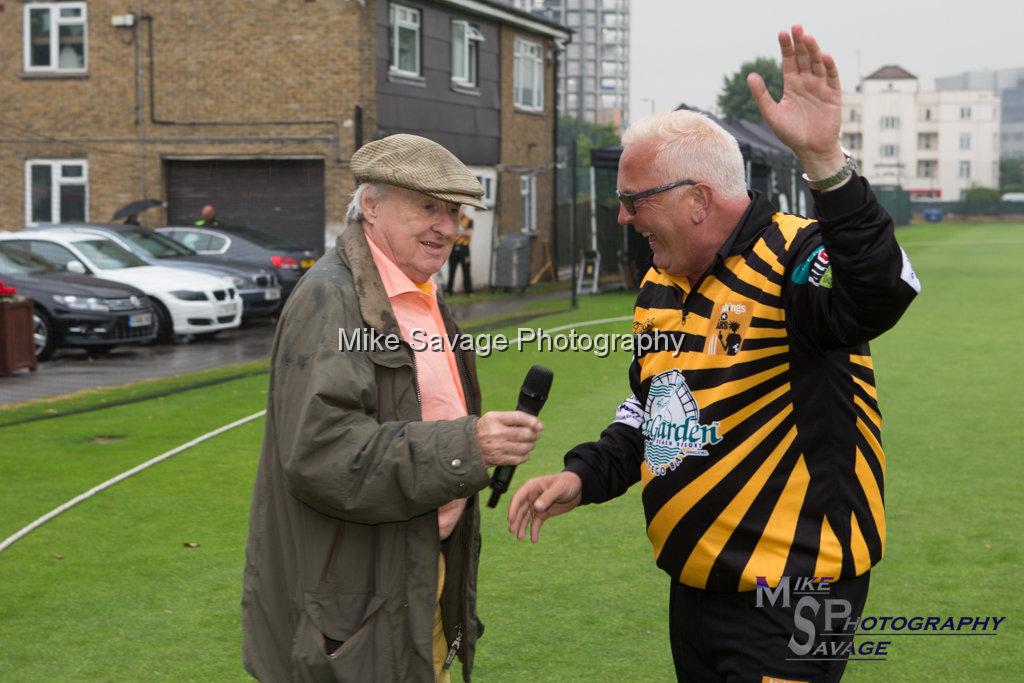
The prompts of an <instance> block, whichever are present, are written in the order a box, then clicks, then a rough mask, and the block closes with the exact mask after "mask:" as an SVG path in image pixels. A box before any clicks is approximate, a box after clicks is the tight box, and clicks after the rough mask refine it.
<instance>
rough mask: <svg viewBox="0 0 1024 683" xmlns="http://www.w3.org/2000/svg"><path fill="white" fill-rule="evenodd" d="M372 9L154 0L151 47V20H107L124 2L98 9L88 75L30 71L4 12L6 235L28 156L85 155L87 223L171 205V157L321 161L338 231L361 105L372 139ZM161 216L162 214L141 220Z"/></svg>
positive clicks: (109, 1) (0, 70)
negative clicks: (130, 207) (163, 202)
mask: <svg viewBox="0 0 1024 683" xmlns="http://www.w3.org/2000/svg"><path fill="white" fill-rule="evenodd" d="M367 4H368V8H367V9H366V10H362V9H361V8H360V6H359V5H358V4H357V3H349V2H342V3H335V2H331V3H328V2H318V3H251V2H245V1H244V0H220V1H219V2H201V3H197V2H190V1H188V0H161V2H159V3H155V2H150V3H146V4H145V5H144V7H145V11H146V12H148V13H149V14H150V15H151V16H152V18H153V19H152V33H153V37H152V44H151V43H150V41H149V37H148V26H147V22H145V21H138V22H137V23H136V25H135V27H134V28H118V27H113V26H112V25H111V17H112V16H113V15H116V14H124V13H126V12H128V11H131V10H132V7H131V6H130V4H129V3H124V2H116V1H114V0H90V2H88V3H87V6H88V22H87V36H88V73H87V74H85V75H84V76H67V77H46V76H33V75H26V74H23V73H22V61H23V40H24V38H23V14H22V5H21V3H16V4H12V3H7V10H6V11H4V12H0V64H2V65H4V66H3V67H0V93H2V95H3V97H4V99H6V100H8V101H16V102H18V103H19V106H17V107H14V108H10V109H8V110H7V111H6V114H5V115H4V116H3V117H2V120H3V121H4V122H5V123H7V124H8V125H3V124H0V141H2V142H0V180H2V182H0V227H3V228H17V227H20V226H21V225H22V224H23V223H24V219H25V180H24V175H25V171H24V165H25V160H26V159H30V158H63V157H67V158H81V159H86V160H88V163H89V197H90V199H89V207H88V218H89V219H90V220H106V219H109V218H110V216H111V215H112V214H113V212H114V211H115V210H116V209H117V208H119V207H120V206H121V205H123V204H125V203H127V202H129V201H131V200H134V199H138V198H141V197H143V196H147V197H156V198H163V197H164V196H165V187H164V184H165V179H164V177H163V174H164V167H163V160H164V159H167V158H253V157H257V158H262V157H267V158H275V157H285V158H288V157H291V158H294V157H313V158H322V159H324V161H325V186H326V193H325V194H326V220H327V223H328V228H329V229H334V230H336V229H337V226H338V225H339V224H340V223H341V220H342V217H343V213H344V208H345V205H346V203H347V193H348V192H350V191H351V186H352V182H351V177H350V174H349V172H348V170H347V162H348V158H349V157H350V156H351V153H352V151H353V148H354V144H355V140H354V131H355V126H354V121H353V116H354V107H355V106H356V105H357V104H360V105H362V106H363V108H364V110H365V111H366V113H367V116H366V118H365V121H366V123H365V132H364V136H365V138H366V139H372V137H373V133H374V127H373V121H374V120H375V91H374V80H373V78H374V73H373V61H372V59H371V58H369V57H368V56H369V55H373V54H375V52H376V45H375V40H376V36H375V33H374V32H373V31H372V30H367V28H369V27H368V26H367V19H368V17H372V16H373V15H372V12H373V11H374V0H369V2H368V3H367ZM135 11H137V12H138V11H139V10H135ZM140 14H141V12H140ZM339 36H353V39H351V40H340V39H339V38H338V37H339ZM150 45H152V48H153V53H154V69H153V71H152V75H154V91H153V101H154V103H155V107H153V109H152V110H151V108H150V93H149V83H150V75H151V71H150V68H149V64H148V50H149V48H150ZM136 66H138V67H139V68H140V69H141V70H142V76H141V78H139V79H136V78H135V75H134V72H135V69H136ZM151 117H153V118H156V119H158V120H163V121H168V122H174V123H158V122H157V123H155V122H153V121H152V120H151ZM213 121H217V122H219V123H216V124H214V123H211V122H213ZM270 121H280V122H288V123H286V124H283V125H271V124H269V123H266V122H270ZM240 122H247V124H246V125H238V124H239V123H240ZM196 210H197V211H198V207H197V209H196ZM165 219H166V216H165V215H161V210H159V209H154V210H151V211H150V212H147V213H146V214H145V215H144V216H143V220H144V221H145V222H147V223H149V224H161V223H162V222H163V221H164V220H165Z"/></svg>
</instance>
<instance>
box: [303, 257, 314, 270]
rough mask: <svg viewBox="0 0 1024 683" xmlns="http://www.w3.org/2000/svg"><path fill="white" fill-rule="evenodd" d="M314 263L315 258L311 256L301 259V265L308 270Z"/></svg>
mask: <svg viewBox="0 0 1024 683" xmlns="http://www.w3.org/2000/svg"><path fill="white" fill-rule="evenodd" d="M314 263H316V259H312V258H304V259H302V261H301V265H302V268H303V269H304V270H309V269H310V268H312V267H313V264H314Z"/></svg>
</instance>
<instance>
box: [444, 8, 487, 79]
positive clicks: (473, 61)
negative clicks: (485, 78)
mask: <svg viewBox="0 0 1024 683" xmlns="http://www.w3.org/2000/svg"><path fill="white" fill-rule="evenodd" d="M482 42H484V35H483V34H482V33H480V29H478V28H477V27H476V26H473V24H471V23H469V22H468V21H453V22H452V80H453V81H454V82H455V83H457V84H458V85H468V86H471V87H474V88H475V87H476V86H477V85H479V75H478V74H479V66H480V48H479V45H480V43H482Z"/></svg>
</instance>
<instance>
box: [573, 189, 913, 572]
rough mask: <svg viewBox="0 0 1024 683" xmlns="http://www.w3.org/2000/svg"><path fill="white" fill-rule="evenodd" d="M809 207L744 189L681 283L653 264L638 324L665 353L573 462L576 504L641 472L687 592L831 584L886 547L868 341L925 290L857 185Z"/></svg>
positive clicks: (633, 378) (635, 369)
mask: <svg viewBox="0 0 1024 683" xmlns="http://www.w3.org/2000/svg"><path fill="white" fill-rule="evenodd" d="M816 200H817V203H816V208H817V211H818V213H819V215H820V216H821V219H820V222H818V221H814V220H811V219H807V218H802V217H799V216H794V215H789V214H784V213H779V212H775V209H774V208H773V207H772V206H771V204H770V203H769V202H768V201H767V200H766V199H765V198H764V197H763V196H761V195H759V194H757V193H752V202H751V205H750V208H749V209H748V210H747V213H746V214H745V215H744V217H743V219H742V220H741V222H740V224H739V225H738V226H737V227H736V229H735V230H734V232H733V233H732V235H731V237H730V238H729V239H728V240H727V241H726V243H725V244H724V245H723V246H722V248H721V249H720V250H719V252H718V254H717V257H716V260H715V263H714V265H713V266H712V267H711V268H710V269H709V270H708V272H707V273H706V274H705V276H704V277H703V278H702V279H701V280H700V281H699V282H698V283H696V284H695V285H694V286H693V287H692V288H691V287H690V284H689V283H688V282H687V280H686V279H685V278H681V277H673V276H671V275H668V274H666V273H662V272H659V271H657V270H656V269H652V270H651V271H650V272H649V273H648V274H647V277H646V278H644V281H643V284H642V285H641V288H640V292H639V295H638V297H637V302H636V309H635V319H634V323H633V328H634V333H635V334H636V335H639V336H641V337H648V338H649V339H652V340H653V341H660V342H666V341H667V342H670V343H652V344H649V346H652V347H654V348H655V349H669V350H651V351H647V352H641V351H638V352H637V354H636V355H635V358H634V361H633V363H632V366H631V369H630V384H631V387H632V390H633V396H631V397H630V399H629V400H627V401H626V402H625V403H624V404H623V405H622V406H620V408H619V411H618V414H617V418H616V422H614V423H613V424H612V425H611V426H609V427H608V428H607V429H606V430H605V431H604V433H603V434H602V437H601V440H600V441H597V442H593V443H589V444H581V445H580V446H577V447H576V448H574V449H573V450H572V451H570V452H569V453H568V454H567V455H566V469H569V470H572V471H574V472H576V473H577V474H579V475H580V477H581V479H582V480H583V502H585V503H591V502H601V501H603V500H607V499H609V498H612V497H614V496H617V495H620V494H621V493H623V492H624V491H625V490H626V489H627V488H628V487H629V486H631V485H632V484H634V483H636V482H637V481H640V482H641V485H642V487H643V495H642V497H643V502H644V509H645V512H646V516H647V534H648V536H649V538H650V541H651V544H652V545H653V548H654V555H655V558H656V560H657V563H658V566H660V567H661V568H662V569H664V570H665V571H666V572H668V573H669V575H671V576H672V577H673V578H675V579H677V580H679V581H681V582H682V583H684V584H686V585H688V586H693V587H696V588H702V589H708V590H714V591H723V592H735V591H744V590H751V589H753V588H754V587H755V586H756V585H757V582H758V578H759V577H762V578H763V580H765V581H767V582H768V583H769V584H770V585H773V586H774V585H776V584H777V582H778V580H779V578H780V577H781V576H817V577H823V576H827V577H832V578H833V579H836V580H841V579H845V578H851V577H854V576H859V575H861V574H863V573H864V572H866V571H867V570H868V569H870V568H871V567H872V566H873V565H874V564H875V563H876V562H878V561H879V560H880V559H881V558H882V554H883V552H884V547H885V512H884V508H883V494H884V480H885V455H884V454H883V452H882V446H881V424H882V419H881V414H880V412H879V409H878V399H877V394H876V391H875V381H874V373H873V371H872V364H871V355H870V351H869V349H868V344H867V342H868V341H869V340H870V339H872V338H874V337H876V336H877V335H879V334H881V333H882V332H884V331H885V330H887V329H888V328H890V327H891V326H892V325H894V324H895V323H896V321H897V320H898V319H899V317H900V316H901V315H902V313H903V311H904V310H905V309H906V307H907V306H908V305H909V303H910V301H911V300H912V299H913V297H914V296H915V295H916V293H917V291H918V289H919V285H918V283H917V278H916V276H914V274H913V271H912V269H911V268H910V264H909V262H908V261H907V259H906V255H905V254H904V253H903V251H902V250H901V249H900V248H899V245H898V244H897V243H896V240H895V237H894V235H893V228H892V221H891V220H890V219H889V216H888V215H887V214H886V213H885V210H884V209H882V207H881V206H880V205H879V204H878V203H877V202H876V201H875V199H874V196H873V194H872V193H871V191H870V188H869V187H868V185H867V182H866V181H863V180H862V179H860V178H854V179H853V181H851V182H850V183H848V184H847V185H846V186H844V187H843V188H840V189H839V190H836V191H834V192H831V193H827V194H824V195H820V194H819V195H816ZM677 345H678V348H681V353H679V354H678V355H677V353H676V351H675V349H676V348H677ZM637 346H638V348H639V347H640V346H641V345H640V344H638V345H637Z"/></svg>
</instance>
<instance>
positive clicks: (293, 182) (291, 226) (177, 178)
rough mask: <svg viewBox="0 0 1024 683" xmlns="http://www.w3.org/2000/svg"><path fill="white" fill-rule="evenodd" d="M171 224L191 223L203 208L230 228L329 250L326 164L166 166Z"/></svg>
mask: <svg viewBox="0 0 1024 683" xmlns="http://www.w3.org/2000/svg"><path fill="white" fill-rule="evenodd" d="M164 163H165V164H166V169H167V176H166V177H167V204H168V209H167V213H168V224H169V225H191V224H192V223H194V222H195V221H196V220H198V219H199V212H200V210H201V209H202V207H203V204H206V203H210V204H213V205H214V206H215V207H216V208H217V218H218V220H220V221H221V222H222V223H224V224H226V225H243V226H247V227H250V228H254V229H256V230H261V231H263V232H268V233H271V234H274V235H282V236H285V237H287V238H288V239H289V241H292V242H295V243H296V244H298V245H300V246H303V247H305V248H307V249H315V250H316V251H317V253H320V252H322V251H323V248H324V162H323V161H322V160H318V159H288V160H284V159H247V160H244V161H240V160H226V159H225V160H203V161H172V160H167V161H165V162H164Z"/></svg>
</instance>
